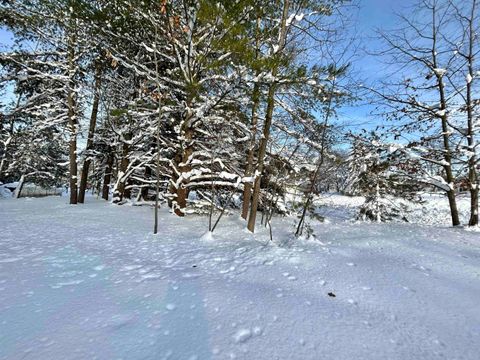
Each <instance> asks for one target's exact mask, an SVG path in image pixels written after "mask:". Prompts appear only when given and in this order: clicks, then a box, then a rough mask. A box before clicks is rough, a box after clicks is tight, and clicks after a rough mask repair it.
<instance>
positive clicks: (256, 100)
mask: <svg viewBox="0 0 480 360" xmlns="http://www.w3.org/2000/svg"><path fill="white" fill-rule="evenodd" d="M260 21H261V19H260V17H257V25H256V39H255V59H258V55H259V51H260V49H259V48H260V36H259V30H260ZM256 75H257V76H258V75H260V73H259V72H257V74H256ZM252 100H253V103H252V123H251V127H250V134H251V139H250V146H249V148H248V155H247V164H246V167H245V177H250V176H252V175H253V161H254V158H255V144H256V142H257V139H256V135H257V124H258V114H257V112H258V107H259V105H260V84H259V83H258V82H256V83H255V84H254V86H253V92H252ZM251 197H252V183H251V182H250V181H249V182H247V183H245V184H244V187H243V204H242V218H244V219H245V220H247V217H248V209H249V207H250V199H251Z"/></svg>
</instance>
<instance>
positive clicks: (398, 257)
mask: <svg viewBox="0 0 480 360" xmlns="http://www.w3.org/2000/svg"><path fill="white" fill-rule="evenodd" d="M328 199H329V200H328V202H329V203H328V204H327V197H325V199H320V200H322V201H323V203H324V206H323V207H321V208H320V211H323V212H324V213H326V215H327V217H328V218H329V220H330V222H329V223H328V224H321V223H313V224H312V226H313V227H314V230H315V233H316V235H317V238H318V239H319V240H321V241H322V243H323V244H324V245H322V244H320V243H319V242H316V241H299V240H294V239H293V238H292V236H291V234H292V231H293V228H294V226H293V225H294V224H293V223H294V221H293V220H291V219H288V218H274V219H273V224H272V225H273V234H274V241H273V242H270V241H268V238H269V236H268V229H263V228H262V227H261V226H260V224H259V226H258V228H259V229H260V232H259V234H256V235H255V236H253V235H251V234H249V233H247V232H245V231H243V229H244V226H245V225H244V223H243V221H242V220H240V219H239V218H238V216H237V215H233V216H228V217H225V218H224V219H223V220H222V222H221V223H220V224H219V226H218V230H217V231H215V233H214V238H215V241H204V240H202V239H201V237H202V234H205V233H206V230H207V228H208V219H207V218H206V217H200V216H189V217H187V218H185V219H180V218H177V217H175V216H172V215H171V214H169V212H168V209H161V212H160V226H159V234H157V235H153V234H151V228H152V218H153V209H152V208H151V207H147V206H143V207H133V206H115V205H111V204H108V203H106V202H101V201H99V200H95V199H94V198H87V203H86V204H85V205H82V206H80V205H79V206H69V205H67V204H66V202H67V199H66V198H60V197H49V198H41V199H28V198H22V199H2V200H0V231H1V233H0V329H1V333H0V358H1V359H87V358H89V359H94V358H97V359H118V358H124V359H199V360H203V359H231V358H236V359H259V360H262V359H320V358H321V359H329V358H331V359H340V360H341V359H402V360H405V359H406V360H409V359H440V358H445V359H468V360H470V359H471V360H474V359H478V348H479V346H480V327H479V324H480V311H478V309H479V308H478V295H479V294H480V261H479V260H480V236H479V233H478V232H474V231H465V230H463V229H461V228H449V227H446V226H436V227H434V226H425V225H418V224H400V223H390V224H376V223H359V222H352V221H351V219H350V218H349V217H348V214H349V211H353V210H354V209H355V207H356V206H357V204H359V203H361V199H360V198H349V197H342V196H340V195H334V196H330V197H328ZM433 199H436V198H434V197H433ZM436 200H438V199H436ZM436 200H435V201H436ZM433 206H434V204H433V205H432V207H433ZM440 207H443V205H442V206H440ZM345 209H346V210H345ZM347 210H348V211H347ZM329 293H331V295H329Z"/></svg>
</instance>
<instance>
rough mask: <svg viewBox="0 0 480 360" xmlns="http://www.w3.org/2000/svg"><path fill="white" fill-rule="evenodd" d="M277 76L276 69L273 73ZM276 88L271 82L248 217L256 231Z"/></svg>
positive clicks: (250, 224) (249, 223)
mask: <svg viewBox="0 0 480 360" xmlns="http://www.w3.org/2000/svg"><path fill="white" fill-rule="evenodd" d="M273 76H276V71H275V73H274V74H273ZM275 90H276V84H271V85H270V88H269V89H268V96H267V113H266V115H265V124H264V125H263V136H262V140H261V141H260V148H259V149H258V160H257V171H256V174H255V182H254V185H253V194H252V204H251V209H250V215H249V217H248V224H247V227H248V230H250V231H251V232H254V231H255V221H256V219H257V210H258V203H259V199H260V183H261V181H262V175H263V168H264V165H265V155H266V153H267V144H268V140H269V139H270V129H271V126H272V119H273V110H274V107H275Z"/></svg>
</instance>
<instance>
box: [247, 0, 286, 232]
mask: <svg viewBox="0 0 480 360" xmlns="http://www.w3.org/2000/svg"><path fill="white" fill-rule="evenodd" d="M289 8H290V1H289V0H284V2H283V11H282V22H281V25H280V26H281V28H280V36H279V40H278V50H277V52H278V53H280V52H281V51H282V50H283V49H284V47H285V40H286V36H287V17H288V11H289ZM275 55H277V53H274V54H273V56H275ZM278 67H279V65H275V66H274V67H273V69H272V77H273V78H275V77H276V76H277V74H278V70H279V69H278ZM276 89H277V84H276V83H275V82H272V83H271V84H270V87H269V89H268V95H267V112H266V114H265V123H264V125H263V137H262V140H261V141H260V148H259V150H258V157H257V159H258V160H257V170H256V173H255V182H254V186H253V194H252V204H251V207H250V215H249V217H248V224H247V228H248V230H250V231H251V232H252V233H253V232H254V231H255V221H256V219H257V210H258V203H259V198H260V183H261V180H262V174H263V168H264V165H265V155H266V152H267V144H268V140H269V139H270V130H271V126H272V120H273V110H274V108H275V92H276Z"/></svg>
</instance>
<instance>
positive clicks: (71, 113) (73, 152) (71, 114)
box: [67, 34, 78, 205]
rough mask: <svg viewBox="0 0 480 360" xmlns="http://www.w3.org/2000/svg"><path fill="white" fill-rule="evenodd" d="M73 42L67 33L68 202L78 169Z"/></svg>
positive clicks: (74, 193) (72, 200)
mask: <svg viewBox="0 0 480 360" xmlns="http://www.w3.org/2000/svg"><path fill="white" fill-rule="evenodd" d="M75 42H76V37H75V36H74V35H73V34H70V35H69V38H68V50H67V51H68V55H67V56H68V70H69V80H68V90H67V91H68V95H67V105H68V127H69V132H70V140H69V144H68V145H69V164H70V204H72V205H75V204H77V180H78V169H77V125H78V122H77V118H76V111H75V106H76V104H75V83H74V76H75Z"/></svg>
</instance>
